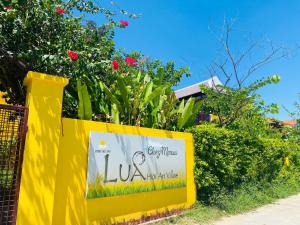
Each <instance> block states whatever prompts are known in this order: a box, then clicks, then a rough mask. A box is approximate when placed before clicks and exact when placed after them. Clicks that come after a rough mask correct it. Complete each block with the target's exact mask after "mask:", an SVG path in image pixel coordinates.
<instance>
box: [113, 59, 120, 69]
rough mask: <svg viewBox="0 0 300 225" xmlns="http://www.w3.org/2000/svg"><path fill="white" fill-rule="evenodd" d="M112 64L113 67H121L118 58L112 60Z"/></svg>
mask: <svg viewBox="0 0 300 225" xmlns="http://www.w3.org/2000/svg"><path fill="white" fill-rule="evenodd" d="M111 64H112V67H113V69H114V70H118V69H119V67H120V65H119V63H118V61H117V60H113V61H111Z"/></svg>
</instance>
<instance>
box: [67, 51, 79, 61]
mask: <svg viewBox="0 0 300 225" xmlns="http://www.w3.org/2000/svg"><path fill="white" fill-rule="evenodd" d="M67 53H68V56H69V57H70V59H71V60H73V61H76V60H78V54H77V53H76V52H73V51H71V50H68V51H67Z"/></svg>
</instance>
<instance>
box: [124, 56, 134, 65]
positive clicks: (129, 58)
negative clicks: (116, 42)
mask: <svg viewBox="0 0 300 225" xmlns="http://www.w3.org/2000/svg"><path fill="white" fill-rule="evenodd" d="M125 62H126V64H127V65H128V66H135V65H136V59H134V58H131V57H128V56H127V57H126V58H125Z"/></svg>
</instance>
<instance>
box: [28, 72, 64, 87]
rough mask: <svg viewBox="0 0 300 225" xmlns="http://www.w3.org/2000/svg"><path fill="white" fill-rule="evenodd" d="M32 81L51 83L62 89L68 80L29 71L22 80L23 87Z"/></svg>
mask: <svg viewBox="0 0 300 225" xmlns="http://www.w3.org/2000/svg"><path fill="white" fill-rule="evenodd" d="M32 80H43V81H46V82H53V83H56V84H58V85H62V86H63V87H64V86H66V85H67V84H68V83H69V79H67V78H64V77H59V76H54V75H49V74H45V73H39V72H34V71H29V72H28V73H27V76H26V77H25V79H24V82H23V85H24V86H27V85H28V84H29V83H30V82H31V81H32Z"/></svg>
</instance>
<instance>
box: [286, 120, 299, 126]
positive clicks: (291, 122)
mask: <svg viewBox="0 0 300 225" xmlns="http://www.w3.org/2000/svg"><path fill="white" fill-rule="evenodd" d="M282 124H283V126H288V127H294V126H296V125H297V120H284V121H282Z"/></svg>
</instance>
